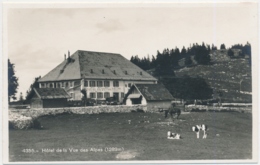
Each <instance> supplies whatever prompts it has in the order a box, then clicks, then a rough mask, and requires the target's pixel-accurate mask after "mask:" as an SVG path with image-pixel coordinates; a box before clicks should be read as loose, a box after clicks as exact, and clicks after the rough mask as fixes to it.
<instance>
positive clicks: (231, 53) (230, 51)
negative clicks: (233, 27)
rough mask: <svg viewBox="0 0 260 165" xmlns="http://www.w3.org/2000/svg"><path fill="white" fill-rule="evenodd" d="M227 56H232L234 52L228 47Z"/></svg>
mask: <svg viewBox="0 0 260 165" xmlns="http://www.w3.org/2000/svg"><path fill="white" fill-rule="evenodd" d="M228 56H229V57H230V58H232V57H234V52H233V50H232V49H228Z"/></svg>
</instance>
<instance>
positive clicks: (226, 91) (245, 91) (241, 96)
mask: <svg viewBox="0 0 260 165" xmlns="http://www.w3.org/2000/svg"><path fill="white" fill-rule="evenodd" d="M211 61H212V63H213V64H212V65H197V66H193V67H189V68H187V67H185V68H182V69H178V70H175V74H176V77H182V76H184V75H188V76H190V77H197V76H199V77H202V78H204V79H205V80H206V81H207V82H208V83H209V84H210V86H211V87H212V88H213V89H214V91H215V92H216V91H222V93H223V98H224V100H225V101H227V102H230V101H231V102H251V101H252V95H251V92H252V85H251V66H250V65H249V63H248V59H245V58H233V59H230V58H229V57H228V55H227V51H223V50H219V51H214V52H212V53H211ZM214 97H217V96H216V94H215V95H214Z"/></svg>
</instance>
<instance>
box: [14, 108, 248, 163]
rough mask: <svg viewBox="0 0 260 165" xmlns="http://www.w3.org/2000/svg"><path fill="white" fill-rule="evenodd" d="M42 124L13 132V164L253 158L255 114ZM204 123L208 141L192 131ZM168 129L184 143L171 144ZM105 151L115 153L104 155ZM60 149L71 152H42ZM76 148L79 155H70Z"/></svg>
mask: <svg viewBox="0 0 260 165" xmlns="http://www.w3.org/2000/svg"><path fill="white" fill-rule="evenodd" d="M129 120H131V124H129ZM39 121H40V122H41V124H42V126H43V127H44V129H42V130H10V132H9V149H10V151H9V153H10V161H90V160H122V159H124V157H121V159H120V157H119V155H120V154H121V153H123V152H124V153H128V154H130V157H125V159H130V160H190V159H204V160H207V159H213V160H214V159H251V158H252V117H251V114H243V113H235V112H234V113H221V112H218V113H217V112H216V113H214V112H203V113H202V112H201V113H199V112H197V113H190V114H185V115H181V116H180V120H178V121H177V120H175V121H174V123H173V124H170V125H168V124H167V121H168V120H167V119H164V117H163V114H153V113H113V114H112V113H111V114H93V115H76V114H64V115H57V116H43V117H41V118H39ZM145 121H149V123H148V122H145ZM201 123H204V124H207V125H208V126H209V131H208V138H207V139H196V135H195V133H194V132H192V131H191V126H193V125H196V124H201ZM167 131H172V132H177V133H179V134H181V136H182V137H183V139H181V140H168V139H167V138H166V134H167ZM201 137H202V135H201ZM106 147H115V148H117V149H116V150H114V151H110V152H105V151H104V150H105V148H106ZM58 148H59V149H66V150H67V152H64V151H63V152H43V151H42V149H54V150H56V149H58ZM72 148H73V149H78V152H70V151H69V149H72ZM91 148H92V149H94V150H95V149H96V150H99V151H94V150H92V151H90V150H91ZM23 149H34V151H38V152H34V153H30V152H23ZM80 149H85V150H84V151H86V150H87V149H88V152H83V150H80ZM101 149H102V151H101ZM74 151H76V150H74ZM122 151H123V152H122ZM131 154H132V157H131ZM133 155H134V156H133Z"/></svg>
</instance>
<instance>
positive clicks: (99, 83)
mask: <svg viewBox="0 0 260 165" xmlns="http://www.w3.org/2000/svg"><path fill="white" fill-rule="evenodd" d="M88 86H90V87H96V86H97V87H103V86H104V87H110V81H87V80H85V81H84V87H88ZM113 87H119V81H113Z"/></svg>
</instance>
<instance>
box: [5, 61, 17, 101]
mask: <svg viewBox="0 0 260 165" xmlns="http://www.w3.org/2000/svg"><path fill="white" fill-rule="evenodd" d="M14 67H15V66H14V64H13V63H11V62H10V59H8V102H10V100H11V98H12V99H13V100H16V97H15V94H16V93H17V89H18V86H19V84H18V78H17V77H16V76H15V70H14Z"/></svg>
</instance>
